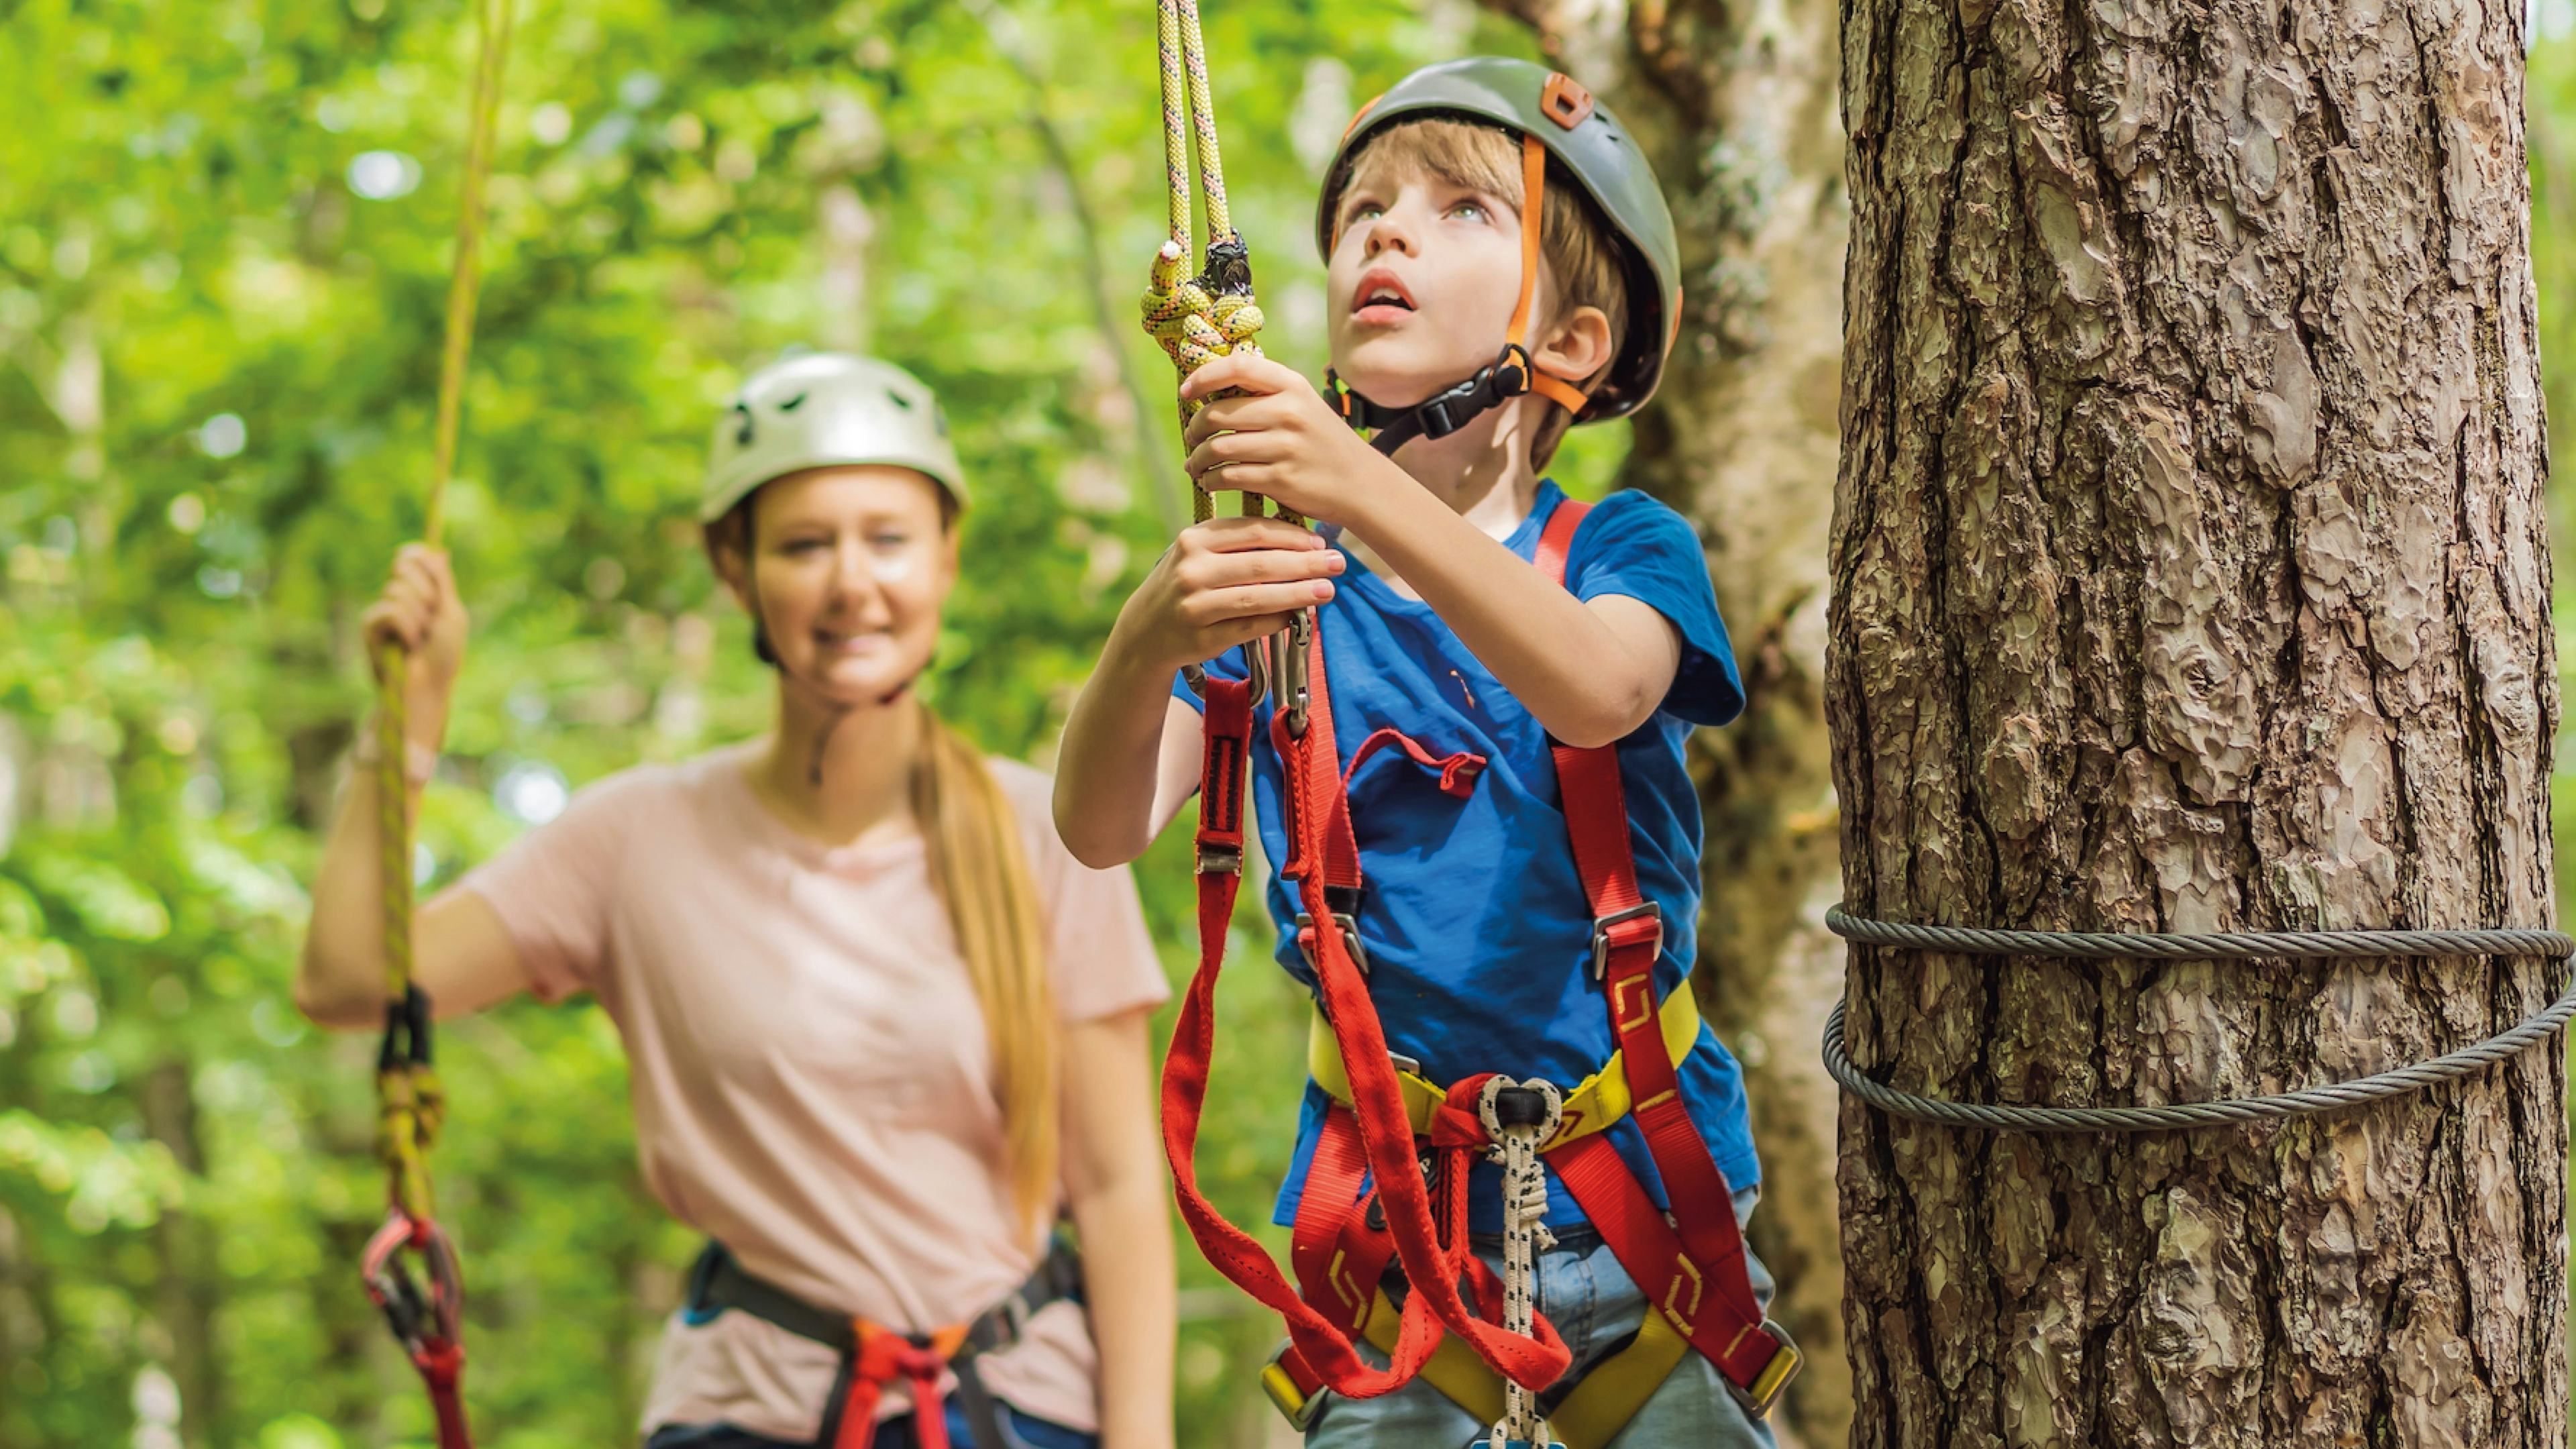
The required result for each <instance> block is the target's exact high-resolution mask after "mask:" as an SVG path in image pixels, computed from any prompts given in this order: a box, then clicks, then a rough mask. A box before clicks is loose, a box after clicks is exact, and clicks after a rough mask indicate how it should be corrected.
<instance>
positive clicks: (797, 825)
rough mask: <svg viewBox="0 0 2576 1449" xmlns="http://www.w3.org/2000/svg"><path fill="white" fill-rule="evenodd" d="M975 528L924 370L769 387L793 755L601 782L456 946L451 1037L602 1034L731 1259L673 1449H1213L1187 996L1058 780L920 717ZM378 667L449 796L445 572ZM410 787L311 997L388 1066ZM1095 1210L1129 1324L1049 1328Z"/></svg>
mask: <svg viewBox="0 0 2576 1449" xmlns="http://www.w3.org/2000/svg"><path fill="white" fill-rule="evenodd" d="M965 502H966V489H965V485H964V481H963V479H962V478H961V476H960V474H959V471H958V466H957V456H956V453H955V451H954V449H953V448H952V447H951V446H950V444H949V442H948V439H947V433H946V425H945V423H944V422H943V421H942V419H941V417H940V414H939V409H938V404H937V402H936V401H935V400H934V399H933V398H932V397H931V395H930V392H929V390H928V389H927V388H925V387H923V386H922V384H921V383H920V382H918V381H917V380H915V379H914V378H913V377H912V376H911V375H910V374H908V373H905V372H904V371H902V370H901V369H900V368H896V367H893V366H891V365H889V364H886V363H883V362H877V361H871V360H868V359H863V358H856V357H848V356H839V355H832V354H816V355H809V356H804V357H799V358H796V359H793V360H790V361H788V362H784V363H781V364H779V365H777V366H775V367H772V368H770V369H769V370H768V371H766V372H764V373H762V374H760V375H759V376H757V377H755V378H753V379H752V380H751V381H750V382H749V383H747V384H746V385H745V386H744V388H743V390H742V392H741V393H740V394H739V395H738V396H737V397H736V399H735V400H734V402H733V404H732V405H731V407H730V408H729V409H728V410H727V412H726V414H725V416H724V418H723V419H722V420H721V421H720V422H719V424H718V426H717V429H716V438H715V449H714V457H713V461H712V463H711V465H710V467H709V470H708V476H707V483H706V492H705V497H704V500H703V506H702V509H701V520H702V522H703V523H704V525H705V529H706V543H707V552H708V556H709V558H710V559H711V560H712V562H713V564H714V566H715V569H716V572H717V573H718V574H719V575H720V576H721V577H722V579H723V581H724V583H725V585H726V586H727V587H728V588H729V589H731V590H732V592H733V594H734V596H735V598H737V599H738V600H740V601H741V603H742V605H743V607H744V608H745V609H746V610H748V611H749V612H750V614H751V619H752V627H753V638H754V641H755V644H756V647H757V648H758V649H759V651H760V656H761V658H762V659H763V660H764V661H767V662H769V663H770V664H772V665H773V666H775V668H776V669H777V671H778V676H779V684H778V718H777V725H776V728H775V729H774V730H773V731H772V732H771V733H770V734H769V735H768V736H767V737H766V738H764V739H761V740H757V741H754V742H752V743H750V744H747V745H742V746H737V747H734V748H731V749H724V750H718V751H716V752H713V753H711V754H708V755H704V756H701V757H700V758H698V759H695V760H692V761H690V762H688V763H685V764H681V765H676V766H645V767H639V768H636V769H633V770H629V771H627V772H625V773H623V774H621V775H618V776H615V777H614V778H612V779H609V780H607V781H603V782H601V783H600V784H599V785H597V786H596V787H594V788H592V789H589V790H586V791H584V792H582V794H581V795H580V796H579V797H578V798H576V799H575V800H574V802H573V804H572V806H571V808H570V809H568V810H567V811H565V813H564V814H563V815H562V816H561V817H559V818H558V819H556V820H554V821H552V822H550V823H549V824H546V825H544V826H541V827H539V828H538V829H536V830H534V831H531V832H530V833H529V834H528V835H527V836H525V837H524V838H522V839H521V840H520V841H519V842H518V843H517V844H515V845H514V846H512V847H511V848H510V849H509V850H508V851H506V852H504V853H503V854H502V855H501V856H500V857H499V858H497V859H495V860H493V861H490V862H488V863H486V864H484V865H483V866H481V867H479V868H478V869H476V870H474V871H473V872H471V873H470V874H468V875H467V876H466V877H465V879H464V880H463V881H461V882H460V883H459V884H458V885H457V886H456V887H455V888H454V889H451V890H448V891H446V892H444V893H442V894H440V895H439V896H438V897H437V898H435V899H433V900H431V901H430V902H429V903H428V904H427V905H425V906H424V907H423V908H422V909H421V911H420V913H419V917H418V921H417V923H416V926H415V932H416V938H417V946H416V955H417V958H418V959H417V964H416V966H415V968H414V970H415V975H416V977H417V979H418V980H419V982H420V984H421V986H422V988H423V989H424V990H425V991H427V992H428V994H429V996H430V998H431V1000H432V1001H433V1002H434V1003H435V1004H436V1007H437V1009H438V1012H439V1014H440V1015H442V1016H453V1015H457V1014H460V1013H464V1012H471V1011H479V1010H481V1009H483V1008H484V1007H487V1006H490V1005H492V1004H493V1003H495V1002H497V1001H500V1000H502V999H504V998H506V997H509V996H512V995H514V994H516V993H517V992H519V991H522V990H530V991H534V992H535V993H536V994H537V995H538V996H540V997H542V998H545V999H547V1000H556V999H560V998H561V997H563V996H565V995H568V994H570V993H572V992H575V991H582V990H588V991H591V992H593V993H595V994H596V995H597V996H598V997H599V999H600V1001H601V1003H602V1005H603V1006H605V1007H606V1009H607V1010H608V1012H609V1014H610V1016H611V1017H612V1018H614V1019H615V1021H616V1023H617V1026H618V1029H619V1031H620V1032H621V1033H622V1034H623V1035H624V1037H625V1041H626V1048H627V1055H628V1058H629V1064H630V1071H631V1076H632V1081H633V1091H634V1101H635V1116H636V1135H637V1141H638V1146H639V1147H640V1149H641V1152H642V1156H643V1166H644V1174H645V1178H646V1180H647V1182H648V1183H650V1185H651V1186H652V1188H653V1191H654V1193H655V1195H656V1196H658V1197H659V1198H660V1199H661V1201H662V1202H663V1203H664V1205H665V1206H667V1207H668V1208H669V1209H670V1210H671V1211H672V1212H673V1213H674V1214H676V1215H677V1216H678V1217H680V1218H681V1219H682V1220H683V1221H685V1222H687V1223H689V1224H690V1225H691V1226H693V1227H696V1228H699V1229H701V1230H703V1231H705V1232H706V1233H707V1234H708V1235H709V1237H710V1238H711V1239H712V1240H713V1241H712V1242H711V1244H710V1245H709V1249H708V1252H707V1255H706V1256H705V1257H703V1258H702V1259H701V1260H700V1262H699V1264H698V1270H697V1272H696V1273H695V1274H693V1275H692V1287H691V1301H690V1303H689V1305H688V1306H687V1307H686V1308H685V1309H684V1310H683V1311H682V1312H681V1313H680V1314H678V1315H677V1316H675V1318H674V1319H673V1321H672V1323H671V1325H670V1327H669V1329H668V1331H667V1333H666V1336H665V1338H664V1342H663V1347H662V1357H661V1364H660V1369H659V1372H658V1374H657V1376H656V1381H655V1384H654V1389H653V1393H652V1395H651V1397H650V1399H649V1401H648V1404H647V1408H646V1411H645V1420H644V1427H645V1430H646V1431H647V1433H648V1435H649V1436H650V1439H649V1444H650V1446H651V1449H676V1446H681V1445H688V1446H717V1445H722V1446H737V1445H739V1446H752V1445H793V1444H823V1445H835V1444H837V1445H840V1446H848V1445H852V1444H858V1443H863V1442H866V1439H867V1437H868V1436H867V1435H866V1434H865V1433H864V1432H862V1426H863V1425H865V1424H868V1423H871V1422H873V1423H874V1424H875V1425H876V1426H877V1427H876V1432H875V1433H874V1435H873V1439H874V1443H875V1445H877V1446H879V1449H911V1446H913V1445H914V1444H916V1443H924V1442H926V1443H929V1444H933V1445H935V1444H936V1443H938V1442H939V1439H940V1437H941V1436H940V1432H939V1431H940V1429H942V1428H944V1429H946V1430H947V1434H946V1437H947V1439H948V1442H950V1443H954V1444H966V1443H971V1444H973V1445H974V1449H1018V1446H1022V1445H1027V1446H1035V1449H1060V1446H1077V1445H1093V1444H1105V1445H1107V1446H1108V1449H1168V1446H1169V1445H1170V1444H1171V1442H1172V1434H1171V1366H1172V1335H1173V1302H1172V1293H1173V1289H1172V1247H1171V1234H1170V1227H1169V1220H1168V1218H1167V1216H1166V1213H1165V1208H1164V1203H1163V1182H1162V1164H1161V1160H1160V1157H1159V1155H1158V1153H1157V1150H1156V1146H1155V1143H1154V1140H1153V1136H1152V1133H1153V1127H1152V1122H1153V1108H1152V1099H1151V1092H1150V1088H1149V1085H1148V1068H1147V1053H1146V1047H1145V1020H1146V1017H1147V1016H1148V1015H1149V1014H1150V1013H1151V1012H1152V1010H1153V1008H1154V1007H1155V1006H1156V1005H1157V1004H1158V1003H1160V1002H1161V1001H1162V999H1163V998H1164V996H1165V994H1166V990H1165V987H1164V985H1163V980H1162V974H1161V971H1160V969H1159V967H1158V966H1157V964H1156V962H1155V959H1154V956H1153V953H1152V950H1151V946H1150V943H1149V941H1148V939H1147V936H1146V933H1145V929H1144V922H1143V919H1142V916H1141V915H1140V913H1139V911H1138V907H1137V902H1136V893H1135V888H1134V885H1133V883H1132V881H1130V880H1129V879H1128V878H1127V876H1126V875H1125V874H1124V872H1095V871H1091V870H1088V869H1086V868H1084V867H1083V866H1081V865H1080V864H1078V863H1077V862H1075V861H1074V860H1073V858H1072V856H1071V855H1070V854H1068V853H1067V852H1066V851H1065V849H1064V847H1063V846H1062V844H1060V843H1059V842H1058V840H1057V839H1056V835H1055V831H1054V827H1053V825H1052V823H1051V818H1050V813H1049V794H1050V790H1049V786H1048V783H1047V781H1046V779H1045V778H1044V777H1043V776H1041V775H1039V774H1038V773H1037V772H1035V771H1033V770H1030V769H1028V768H1026V767H1024V766H1021V765H1017V764H1009V763H1004V762H998V761H995V762H987V761H985V760H983V759H982V758H981V757H979V756H978V755H977V754H976V753H975V751H974V750H973V749H972V748H971V747H969V746H968V745H967V744H966V743H965V742H964V741H962V740H960V739H959V738H958V737H957V736H956V735H954V734H952V733H950V732H949V731H948V730H947V728H946V727H945V726H943V725H941V724H940V722H939V721H938V720H937V719H936V718H935V717H934V716H932V715H931V713H930V712H929V710H928V709H926V708H925V707H924V706H923V705H922V704H921V703H920V701H919V699H918V698H917V697H916V696H915V695H914V693H913V691H912V688H911V686H912V684H913V681H914V680H915V679H916V678H917V677H918V676H919V675H920V673H921V671H922V670H923V669H924V668H925V667H927V665H928V663H929V660H930V657H931V651H932V649H933V647H934V646H935V644H936V643H937V640H938V637H939V621H940V609H941V606H942V604H943V603H944V601H945V600H946V599H947V597H948V592H949V589H950V588H951V586H952V585H953V584H954V583H955V582H956V578H957V568H958V554H957V532H956V526H955V525H956V518H957V513H958V511H959V510H960V509H961V508H962V507H963V506H964V505H965ZM367 628H368V631H369V633H370V634H371V635H372V636H376V637H382V638H390V639H393V640H396V641H399V642H400V643H401V645H402V646H403V647H404V648H405V649H407V650H408V651H410V654H411V658H412V670H411V682H410V695H409V701H408V703H409V710H410V713H409V722H410V733H411V752H412V758H411V759H410V760H409V761H407V762H406V773H407V774H408V775H409V777H410V778H411V780H412V784H413V788H414V790H415V791H416V790H417V789H418V787H419V785H420V784H421V783H422V782H423V781H425V780H426V779H427V778H428V776H429V773H430V771H429V766H430V765H431V764H432V763H433V762H434V760H435V758H436V750H437V746H438V741H439V739H440V737H441V733H442V729H443V726H444V724H445V721H446V718H447V710H448V703H449V699H450V696H451V690H452V688H453V686H454V683H455V680H456V676H457V670H458V666H459V664H460V662H461V661H462V658H463V655H464V648H465V635H466V620H465V611H464V609H463V607H462V606H461V605H460V603H459V602H458V600H457V596H456V590H455V585H454V582H453V580H452V579H451V577H450V575H449V573H448V569H447V564H446V561H445V559H444V558H442V557H440V556H439V555H437V554H435V553H432V552H429V551H426V550H422V549H418V548H414V549H408V550H406V551H405V552H404V553H403V555H402V556H401V558H400V559H399V560H398V561H397V562H396V564H395V567H394V574H393V578H392V581H391V582H390V583H388V584H387V586H386V589H385V593H384V596H383V597H382V598H381V599H380V600H379V601H378V602H377V603H376V604H375V605H374V607H373V608H371V609H370V610H369V611H368V614H367ZM374 779H375V776H374V773H373V772H372V771H367V770H360V771H357V772H354V773H353V776H352V778H351V782H350V788H349V790H348V792H347V796H346V798H345V799H344V800H343V801H342V804H341V808H340V814H339V818H338V820H337V821H336V822H335V824H334V825H333V827H332V831H331V836H330V839H329V841H328V843H327V845H326V848H325V853H324V858H323V864H322V869H321V872H320V877H319V879H318V881H317V883H316V885H315V888H314V896H313V924H312V930H311V934H310V936H309V937H308V939H307V941H306V943H305V952H304V963H303V969H302V971H301V973H300V975H299V977H298V980H297V1000H298V1002H299V1004H300V1005H301V1006H302V1007H303V1009H304V1010H305V1012H306V1013H307V1014H308V1015H310V1016H312V1017H313V1018H314V1019H315V1020H316V1021H319V1022H322V1023H323V1024H325V1025H330V1026H337V1027H346V1028H352V1029H354V1028H360V1027H366V1026H371V1025H375V1024H377V1023H378V1022H379V1021H380V1020H381V1015H382V1011H383V1006H382V997H381V992H382V989H383V987H382V982H383V967H382V947H381V945H380V943H379V932H380V929H381V928H380V924H379V922H380V917H379V914H378V913H379V910H380V892H379V887H378V883H377V864H376V862H377V858H378V857H377V839H376V829H375V823H374V822H375V821H376V818H377V813H376V803H375V800H374V795H375V785H374ZM1060 1203H1061V1204H1062V1205H1063V1206H1064V1208H1065V1209H1066V1210H1067V1211H1068V1212H1069V1215H1070V1217H1071V1219H1072V1222H1073V1225H1074V1227H1075V1229H1076V1231H1077V1232H1078V1234H1079V1236H1080V1239H1081V1242H1082V1245H1083V1253H1084V1261H1083V1265H1082V1271H1081V1272H1080V1274H1079V1279H1080V1284H1081V1287H1082V1288H1083V1289H1087V1292H1085V1293H1083V1294H1082V1295H1081V1296H1082V1297H1083V1298H1084V1299H1085V1300H1087V1303H1077V1302H1073V1301H1062V1300H1059V1301H1054V1302H1047V1301H1046V1300H1047V1299H1048V1298H1050V1297H1052V1296H1054V1291H1055V1289H1057V1288H1063V1287H1067V1286H1068V1285H1066V1284H1064V1283H1063V1282H1062V1281H1061V1280H1062V1279H1064V1278H1065V1277H1066V1276H1068V1275H1066V1274H1063V1273H1061V1272H1058V1273H1055V1274H1052V1275H1051V1274H1050V1273H1048V1272H1046V1271H1044V1269H1045V1268H1046V1266H1047V1264H1048V1263H1049V1262H1050V1261H1052V1260H1051V1259H1050V1258H1049V1256H1048V1255H1047V1254H1046V1253H1045V1252H1044V1248H1045V1245H1046V1243H1047V1241H1048V1237H1049V1231H1050V1228H1051V1226H1052V1224H1053V1221H1054V1219H1055V1216H1056V1213H1057V1210H1058V1206H1059V1204H1060ZM1058 1266H1059V1267H1061V1264H1059V1265H1058ZM1033 1274H1034V1276H1033ZM1041 1304H1042V1305H1043V1306H1039V1305H1041ZM1086 1306H1087V1308H1088V1324H1087V1325H1086V1322H1085V1317H1086V1315H1085V1312H1084V1308H1085V1307H1086ZM1032 1309H1033V1310H1034V1311H1031V1310H1032ZM854 1318H855V1320H856V1325H857V1326H856V1327H855V1328H854V1327H853V1321H854ZM960 1329H971V1330H972V1332H971V1333H968V1334H964V1335H962V1337H963V1339H964V1346H965V1352H964V1353H962V1354H960V1353H957V1352H955V1350H957V1349H959V1348H960V1347H961V1345H960V1343H959V1339H960V1337H961V1335H960V1333H959V1332H958V1330H960ZM1095 1336H1096V1338H1097V1343H1098V1348H1097V1352H1096V1355H1095V1351H1094V1348H1093V1340H1094V1337H1095ZM918 1342H927V1343H928V1344H929V1345H930V1346H931V1347H932V1348H933V1349H934V1350H935V1352H936V1354H937V1356H938V1357H939V1358H943V1359H950V1360H952V1362H951V1367H954V1368H957V1369H960V1370H962V1371H961V1372H958V1373H956V1374H953V1375H942V1374H940V1373H939V1364H938V1363H936V1362H932V1363H930V1364H929V1365H928V1367H927V1368H925V1366H924V1361H923V1357H922V1354H921V1352H920V1351H919V1348H918V1347H917V1343H918ZM985 1345H991V1346H990V1347H988V1348H986V1350H985V1351H984V1352H982V1353H980V1354H976V1353H975V1352H974V1349H975V1348H976V1347H982V1346H985ZM969 1358H971V1364H970V1363H969V1362H968V1359H969ZM933 1383H938V1384H942V1385H944V1386H945V1387H944V1389H941V1390H934V1389H933V1388H932V1384H933ZM934 1395H935V1396H936V1397H937V1398H938V1399H939V1400H940V1402H941V1404H942V1406H943V1410H942V1413H941V1414H940V1415H939V1416H938V1420H939V1422H938V1423H936V1424H931V1425H924V1424H921V1423H920V1422H918V1421H919V1420H920V1418H921V1417H922V1416H921V1415H919V1414H916V1413H915V1412H914V1408H915V1403H916V1399H918V1400H919V1401H920V1402H922V1403H924V1404H927V1403H928V1402H929V1401H930V1399H931V1398H932V1397H933V1396H934ZM988 1395H989V1397H988ZM844 1417H847V1418H848V1419H849V1420H850V1423H849V1424H847V1425H846V1426H845V1425H844V1424H843V1423H842V1422H841V1421H842V1419H843V1418H844ZM987 1434H989V1435H992V1436H993V1437H995V1438H998V1439H1000V1440H1001V1441H1002V1442H1001V1443H998V1444H996V1443H993V1442H989V1441H988V1440H987V1439H986V1438H985V1437H981V1436H983V1435H987Z"/></svg>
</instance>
